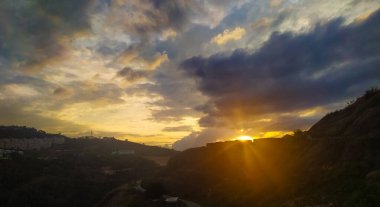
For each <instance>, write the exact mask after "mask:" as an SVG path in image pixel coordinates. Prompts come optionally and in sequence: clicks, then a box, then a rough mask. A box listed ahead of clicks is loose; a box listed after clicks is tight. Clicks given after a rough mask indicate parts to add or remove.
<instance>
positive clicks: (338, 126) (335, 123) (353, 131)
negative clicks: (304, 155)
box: [308, 88, 380, 138]
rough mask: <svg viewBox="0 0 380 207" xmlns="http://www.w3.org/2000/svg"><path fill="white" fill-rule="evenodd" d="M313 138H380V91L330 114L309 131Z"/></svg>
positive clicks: (370, 93)
mask: <svg viewBox="0 0 380 207" xmlns="http://www.w3.org/2000/svg"><path fill="white" fill-rule="evenodd" d="M308 134H310V135H311V136H312V137H321V138H326V137H366V138H378V137H380V90H378V89H376V88H374V89H371V90H369V91H367V92H366V93H365V94H364V95H363V96H362V97H360V98H358V99H357V100H356V101H355V102H354V103H352V104H350V105H348V106H347V107H346V108H344V109H342V110H339V111H336V112H333V113H330V114H328V115H326V116H325V117H323V118H322V119H321V120H320V121H319V122H317V123H316V124H315V125H314V126H312V127H311V128H310V130H309V131H308Z"/></svg>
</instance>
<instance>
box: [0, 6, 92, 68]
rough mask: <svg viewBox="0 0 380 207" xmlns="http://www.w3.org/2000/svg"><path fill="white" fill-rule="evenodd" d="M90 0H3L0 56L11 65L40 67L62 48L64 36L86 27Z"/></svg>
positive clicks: (57, 55) (62, 49)
mask: <svg viewBox="0 0 380 207" xmlns="http://www.w3.org/2000/svg"><path fill="white" fill-rule="evenodd" d="M90 2H91V0H67V1H61V0H49V1H46V0H35V1H24V0H4V1H1V3H0V59H5V60H6V61H7V65H8V66H9V67H12V68H26V69H29V70H33V69H39V68H40V67H41V64H42V63H44V62H47V61H50V60H51V59H53V58H57V57H59V56H60V55H62V54H63V53H64V51H65V43H64V41H63V37H64V36H70V35H72V34H74V33H77V32H80V31H84V30H85V29H87V28H88V18H87V8H88V7H89V5H90Z"/></svg>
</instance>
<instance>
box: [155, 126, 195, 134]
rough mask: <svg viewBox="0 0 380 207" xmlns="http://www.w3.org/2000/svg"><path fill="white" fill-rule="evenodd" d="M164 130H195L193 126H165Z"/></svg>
mask: <svg viewBox="0 0 380 207" xmlns="http://www.w3.org/2000/svg"><path fill="white" fill-rule="evenodd" d="M162 131H164V132H186V131H193V127H192V126H187V125H183V126H176V127H165V128H164V129H163V130H162Z"/></svg>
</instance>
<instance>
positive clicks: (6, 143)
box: [0, 137, 65, 159]
mask: <svg viewBox="0 0 380 207" xmlns="http://www.w3.org/2000/svg"><path fill="white" fill-rule="evenodd" d="M63 143H65V138H64V137H48V138H28V139H26V138H24V139H19V138H6V139H0V159H5V158H7V157H9V156H10V155H11V154H19V155H23V154H24V151H25V150H41V149H47V148H50V147H51V146H53V145H55V144H63Z"/></svg>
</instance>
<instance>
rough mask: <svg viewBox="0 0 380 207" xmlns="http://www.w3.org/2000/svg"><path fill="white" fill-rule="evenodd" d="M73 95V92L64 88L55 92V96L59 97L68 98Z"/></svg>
mask: <svg viewBox="0 0 380 207" xmlns="http://www.w3.org/2000/svg"><path fill="white" fill-rule="evenodd" d="M71 94H72V92H71V91H70V90H68V89H66V88H62V87H59V88H57V89H55V90H54V91H53V95H54V96H58V97H67V96H69V95H71Z"/></svg>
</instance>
